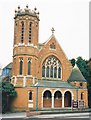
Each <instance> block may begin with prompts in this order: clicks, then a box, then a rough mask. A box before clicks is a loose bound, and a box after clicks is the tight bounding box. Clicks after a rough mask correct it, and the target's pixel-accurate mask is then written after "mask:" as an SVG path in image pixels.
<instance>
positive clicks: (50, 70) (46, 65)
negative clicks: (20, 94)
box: [42, 56, 61, 78]
mask: <svg viewBox="0 0 91 120" xmlns="http://www.w3.org/2000/svg"><path fill="white" fill-rule="evenodd" d="M42 77H48V78H61V63H60V61H59V60H58V59H57V58H56V57H55V56H49V57H48V58H47V59H46V60H45V61H44V62H43V64H42Z"/></svg>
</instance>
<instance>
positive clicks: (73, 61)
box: [70, 58, 76, 67]
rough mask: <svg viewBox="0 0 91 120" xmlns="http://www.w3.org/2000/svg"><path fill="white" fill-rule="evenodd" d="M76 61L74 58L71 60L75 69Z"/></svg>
mask: <svg viewBox="0 0 91 120" xmlns="http://www.w3.org/2000/svg"><path fill="white" fill-rule="evenodd" d="M75 61H76V60H75V59H74V58H72V59H71V60H70V62H71V64H72V66H73V67H74V66H75Z"/></svg>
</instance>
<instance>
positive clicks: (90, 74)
mask: <svg viewBox="0 0 91 120" xmlns="http://www.w3.org/2000/svg"><path fill="white" fill-rule="evenodd" d="M76 64H77V66H78V67H79V69H80V71H81V73H82V74H83V76H84V77H85V79H86V80H87V87H88V103H89V107H91V66H90V64H89V61H87V60H84V59H83V58H82V57H78V58H77V61H76Z"/></svg>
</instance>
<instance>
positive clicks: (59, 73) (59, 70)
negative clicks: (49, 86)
mask: <svg viewBox="0 0 91 120" xmlns="http://www.w3.org/2000/svg"><path fill="white" fill-rule="evenodd" d="M58 78H61V68H60V67H59V68H58Z"/></svg>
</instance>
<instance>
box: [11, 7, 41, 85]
mask: <svg viewBox="0 0 91 120" xmlns="http://www.w3.org/2000/svg"><path fill="white" fill-rule="evenodd" d="M14 20H15V21H14V45H13V78H12V83H13V84H14V85H15V86H23V87H24V86H29V85H31V84H34V83H35V79H36V78H37V73H38V70H37V69H38V67H37V62H38V34H39V12H37V9H36V8H34V10H31V9H29V8H28V5H27V6H26V8H25V9H21V8H20V6H19V7H18V10H15V17H14Z"/></svg>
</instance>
